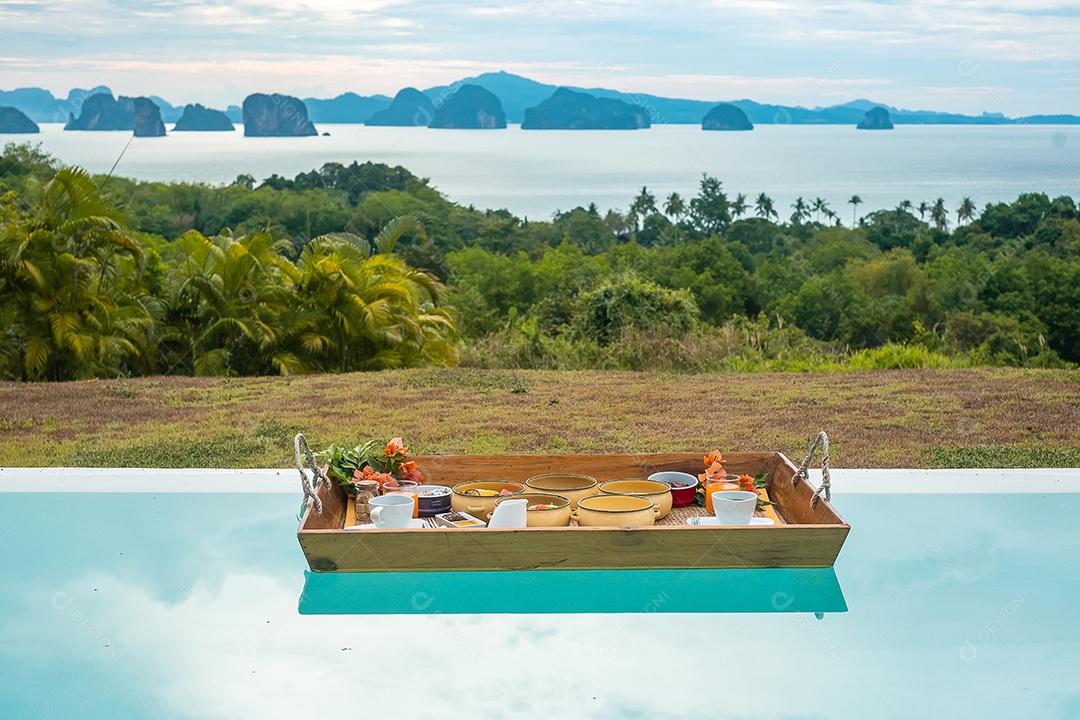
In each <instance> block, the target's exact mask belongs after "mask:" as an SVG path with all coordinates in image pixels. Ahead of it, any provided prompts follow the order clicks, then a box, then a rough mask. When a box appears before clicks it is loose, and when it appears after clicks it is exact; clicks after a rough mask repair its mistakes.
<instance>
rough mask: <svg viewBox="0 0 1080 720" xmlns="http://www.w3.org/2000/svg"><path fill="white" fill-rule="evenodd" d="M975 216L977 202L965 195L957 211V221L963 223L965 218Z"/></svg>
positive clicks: (970, 218) (969, 218)
mask: <svg viewBox="0 0 1080 720" xmlns="http://www.w3.org/2000/svg"><path fill="white" fill-rule="evenodd" d="M974 217H975V203H973V202H972V201H971V198H969V197H965V198H964V200H963V202H961V203H960V207H959V208H958V209H957V211H956V221H957V223H962V222H964V221H965V220H972V219H973V218H974Z"/></svg>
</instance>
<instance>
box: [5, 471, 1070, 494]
mask: <svg viewBox="0 0 1080 720" xmlns="http://www.w3.org/2000/svg"><path fill="white" fill-rule="evenodd" d="M810 479H811V481H812V482H813V483H814V484H815V485H817V484H818V483H819V482H820V481H821V471H813V470H812V471H811V473H810ZM832 487H833V492H834V493H836V494H838V495H843V494H883V493H930V494H944V493H985V494H1014V493H1036V494H1046V493H1077V492H1080V468H1041V469H1020V470H997V469H991V470H903V469H900V470H893V469H890V470H853V469H836V470H833V471H832ZM0 492H144V493H206V492H222V493H240V492H243V493H250V492H258V493H296V494H297V495H299V494H300V476H299V474H298V473H297V471H296V469H295V468H286V469H276V470H275V469H252V470H222V469H214V468H205V469H203V468H192V469H181V470H164V469H156V468H0Z"/></svg>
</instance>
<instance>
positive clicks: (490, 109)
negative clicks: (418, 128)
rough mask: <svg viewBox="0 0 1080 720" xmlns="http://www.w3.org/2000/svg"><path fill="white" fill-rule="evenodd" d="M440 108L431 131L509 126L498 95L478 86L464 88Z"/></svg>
mask: <svg viewBox="0 0 1080 720" xmlns="http://www.w3.org/2000/svg"><path fill="white" fill-rule="evenodd" d="M433 104H435V105H438V107H436V109H435V117H433V118H431V122H430V123H429V124H428V127H430V128H441V129H453V130H501V129H503V128H505V127H506V113H505V112H503V107H502V104H501V103H500V102H499V98H498V97H496V95H495V94H494V93H492V92H490V91H488V90H485V89H484V88H482V87H480V86H479V85H469V84H466V85H462V86H461V87H459V88H458V89H457V92H455V93H454V94H453V95H451V96H450V97H448V98H446V100H445V102H443V103H441V104H439V103H433Z"/></svg>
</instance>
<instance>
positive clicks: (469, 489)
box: [450, 480, 525, 520]
mask: <svg viewBox="0 0 1080 720" xmlns="http://www.w3.org/2000/svg"><path fill="white" fill-rule="evenodd" d="M503 490H508V491H509V492H510V493H520V492H525V486H524V485H522V484H521V483H516V482H509V481H507V480H470V481H469V482H462V483H458V484H457V485H455V486H454V488H453V495H451V497H450V506H451V507H452V508H453V509H454V510H455V511H457V512H460V513H468V514H470V515H472V516H474V517H478V518H480V519H481V520H487V517H488V515H490V514H491V511H492V510H494V509H495V501H496V500H498V499H499V498H500V497H503V496H502V495H500V494H499V493H501V492H502V491H503Z"/></svg>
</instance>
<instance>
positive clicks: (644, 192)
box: [630, 187, 656, 230]
mask: <svg viewBox="0 0 1080 720" xmlns="http://www.w3.org/2000/svg"><path fill="white" fill-rule="evenodd" d="M655 213H656V197H655V196H654V195H653V194H652V193H651V192H649V189H648V188H647V187H642V188H641V192H640V193H639V194H638V196H637V197H636V198H634V202H632V203H630V216H631V217H632V218H633V219H634V230H637V229H638V219H641V220H644V219H645V218H647V217H649V216H650V215H653V214H655Z"/></svg>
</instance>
